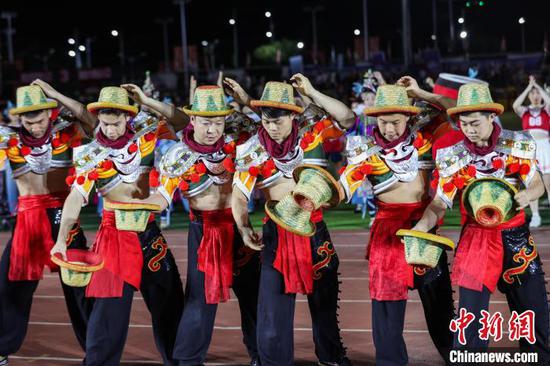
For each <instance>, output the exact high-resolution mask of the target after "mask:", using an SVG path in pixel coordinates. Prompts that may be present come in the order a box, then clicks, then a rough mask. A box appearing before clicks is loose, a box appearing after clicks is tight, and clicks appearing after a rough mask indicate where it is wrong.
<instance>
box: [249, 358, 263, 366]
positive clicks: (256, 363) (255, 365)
mask: <svg viewBox="0 0 550 366" xmlns="http://www.w3.org/2000/svg"><path fill="white" fill-rule="evenodd" d="M250 366H261V363H260V359H259V358H256V357H254V358H252V359H251V360H250Z"/></svg>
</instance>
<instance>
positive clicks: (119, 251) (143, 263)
mask: <svg viewBox="0 0 550 366" xmlns="http://www.w3.org/2000/svg"><path fill="white" fill-rule="evenodd" d="M156 126H157V125H156V124H152V125H150V126H148V127H147V129H146V130H145V129H144V130H141V131H134V133H135V134H134V133H133V134H132V135H131V137H130V138H129V139H128V140H127V142H125V143H123V144H122V145H123V146H109V141H107V140H106V139H105V138H104V139H103V140H104V141H101V142H100V141H99V140H98V138H97V137H96V139H94V140H93V141H92V142H91V143H89V144H87V145H84V146H82V147H80V148H79V150H78V151H77V152H76V153H75V158H74V161H75V167H76V175H74V176H71V177H70V178H69V179H70V181H72V189H73V190H76V191H77V192H78V194H80V195H82V197H83V198H84V203H87V201H88V197H89V194H90V192H91V191H92V189H93V188H94V186H95V187H96V189H97V190H98V192H99V193H100V194H101V195H102V197H103V198H104V205H105V207H106V208H105V209H104V211H103V216H102V220H101V225H100V227H99V231H98V233H97V236H96V240H95V242H94V244H93V247H92V251H94V252H96V253H99V254H100V255H101V257H102V258H103V260H104V268H103V269H101V270H99V271H97V272H94V274H93V275H92V278H91V281H90V283H89V285H88V286H87V287H86V297H88V298H93V301H92V306H91V307H90V309H89V311H88V326H87V332H86V365H98V366H99V365H101V366H105V365H113V366H114V365H119V363H120V358H121V355H122V351H123V348H124V344H125V342H126V336H127V333H128V326H129V322H130V312H131V306H132V299H133V296H134V292H135V291H136V290H140V291H141V293H142V296H143V299H144V300H145V304H146V305H147V308H148V309H149V312H150V313H151V318H152V323H153V333H154V337H155V343H156V346H157V349H158V351H159V353H160V354H161V356H162V359H163V362H164V364H165V365H176V362H175V361H174V360H173V359H172V352H173V348H174V344H175V339H176V334H177V326H178V321H179V319H180V317H181V313H182V311H183V301H184V298H183V288H182V283H181V279H180V275H179V272H178V268H177V266H176V262H175V259H174V257H173V255H172V252H171V251H170V249H169V248H168V245H167V243H166V240H165V239H164V237H163V236H162V234H161V231H160V229H159V228H158V226H157V224H156V222H155V220H154V216H153V214H150V216H149V219H148V223H147V226H146V228H145V230H144V231H141V232H138V231H136V230H131V229H130V230H129V229H128V228H124V229H122V228H119V225H120V222H119V219H117V217H116V216H117V214H116V213H115V211H114V210H113V209H111V208H108V207H109V206H110V205H111V204H119V205H120V204H123V205H124V203H128V202H131V201H132V200H133V199H135V198H142V199H144V198H146V197H148V196H149V182H148V181H149V172H150V170H151V168H152V166H153V160H154V158H153V157H154V154H153V151H154V148H155V144H156V141H157V136H156V132H155V131H156V130H155V128H156ZM98 133H100V132H98ZM128 207H129V206H127V205H126V208H128ZM130 208H131V207H130ZM136 209H139V207H138V206H136ZM126 214H127V215H128V216H130V215H133V213H132V211H127V213H126ZM126 219H129V218H128V217H126Z"/></svg>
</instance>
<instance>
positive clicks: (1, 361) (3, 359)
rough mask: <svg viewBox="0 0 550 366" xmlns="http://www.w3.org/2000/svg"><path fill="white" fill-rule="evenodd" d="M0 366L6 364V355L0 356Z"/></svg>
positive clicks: (6, 365)
mask: <svg viewBox="0 0 550 366" xmlns="http://www.w3.org/2000/svg"><path fill="white" fill-rule="evenodd" d="M0 366H8V356H0Z"/></svg>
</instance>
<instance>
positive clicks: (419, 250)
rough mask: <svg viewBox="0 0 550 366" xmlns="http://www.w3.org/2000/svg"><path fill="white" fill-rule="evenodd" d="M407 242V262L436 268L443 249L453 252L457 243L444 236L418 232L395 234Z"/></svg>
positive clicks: (410, 231) (402, 231)
mask: <svg viewBox="0 0 550 366" xmlns="http://www.w3.org/2000/svg"><path fill="white" fill-rule="evenodd" d="M395 235H397V236H401V237H403V241H404V242H405V260H406V261H407V263H408V264H410V265H412V266H425V267H429V268H434V267H435V266H437V263H438V262H439V258H440V257H441V253H443V249H446V250H453V249H454V247H455V243H453V241H452V240H451V239H448V238H446V237H444V236H440V235H435V234H430V233H425V232H423V231H417V230H406V229H400V230H398V231H397V233H395Z"/></svg>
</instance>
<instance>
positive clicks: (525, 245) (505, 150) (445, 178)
mask: <svg viewBox="0 0 550 366" xmlns="http://www.w3.org/2000/svg"><path fill="white" fill-rule="evenodd" d="M503 110H504V107H503V106H502V105H501V104H498V103H494V102H493V100H492V98H491V94H490V91H489V88H488V86H486V85H483V84H472V83H470V84H465V85H463V86H461V87H460V90H459V96H458V102H457V106H456V107H454V108H450V109H448V110H447V113H448V114H449V115H450V116H451V117H458V123H459V126H460V129H461V131H462V133H463V136H462V139H461V140H459V141H458V142H457V141H453V142H452V143H450V144H448V145H447V146H441V147H440V148H439V149H438V151H437V157H436V175H435V183H436V184H437V194H436V196H435V198H434V199H433V201H432V202H431V203H430V205H429V206H428V207H427V209H426V211H425V212H424V214H423V216H422V219H421V220H420V221H418V223H417V224H416V225H415V227H414V230H420V231H428V230H430V229H431V228H432V227H434V226H435V224H436V222H437V221H438V220H439V219H440V218H441V217H443V215H444V214H445V210H446V209H447V208H450V207H452V204H453V198H454V197H455V196H456V194H457V193H458V192H459V191H461V190H463V189H464V188H465V187H467V186H469V185H470V184H475V183H476V181H477V180H478V179H480V178H499V179H502V180H505V181H506V182H507V183H503V185H502V186H504V187H509V186H510V185H513V186H516V187H521V190H520V191H519V192H517V193H516V194H515V195H513V200H514V201H515V203H516V205H517V210H515V209H514V208H512V210H515V211H514V212H513V213H512V215H511V217H510V218H508V219H507V220H506V221H504V222H503V223H501V224H499V225H498V226H493V227H487V226H482V225H481V224H479V223H478V222H477V221H476V220H475V219H474V218H473V217H472V213H471V212H470V213H469V215H468V217H467V221H466V223H465V225H464V227H463V229H462V231H461V235H460V240H459V244H458V248H457V251H456V255H455V260H454V262H453V271H452V277H451V278H452V283H453V284H454V285H458V287H459V308H460V310H461V311H462V309H466V311H468V312H470V313H472V314H473V315H474V316H475V321H474V322H472V323H471V324H470V325H469V326H468V327H467V328H466V331H465V337H464V338H465V339H464V340H463V341H465V342H460V339H459V338H458V333H457V334H455V341H454V346H455V347H463V346H464V347H466V348H472V349H476V350H479V349H485V348H487V346H488V343H489V341H488V339H485V340H483V339H481V338H480V336H479V333H478V331H479V329H480V326H481V322H479V320H480V319H481V317H482V314H481V312H482V311H487V310H488V308H489V299H490V296H491V294H492V293H493V292H494V291H495V290H496V288H497V287H498V289H499V290H500V291H501V292H503V293H504V294H505V295H506V299H507V301H508V306H509V307H510V310H511V311H515V312H517V313H518V314H522V313H523V312H525V311H528V310H530V311H533V312H534V317H535V319H533V323H534V324H533V325H534V328H535V329H534V338H535V339H533V340H532V341H533V344H531V343H530V342H528V341H527V340H526V339H521V340H520V347H521V348H523V349H525V350H531V351H533V350H535V351H538V352H539V355H540V357H541V358H542V359H539V362H542V363H544V364H547V363H548V362H549V360H550V352H549V349H548V301H547V295H546V288H545V281H544V273H543V271H542V264H541V260H540V257H539V255H538V252H537V250H536V247H535V245H534V241H533V237H532V236H531V234H530V232H529V228H528V225H527V224H526V222H525V213H524V211H523V208H524V207H526V206H527V205H528V204H529V202H531V201H533V200H536V199H538V198H539V197H540V196H541V195H542V194H543V193H544V185H543V182H542V178H541V176H540V172H539V171H538V170H537V163H536V159H535V156H536V155H535V153H536V152H535V150H536V145H535V142H534V141H533V139H532V137H531V136H529V135H528V134H527V133H526V132H524V131H508V130H504V129H501V128H500V127H499V126H498V125H497V124H496V123H495V122H494V121H495V117H496V116H497V115H498V114H501V113H502V112H503ZM513 191H514V189H510V192H513ZM465 200H467V197H464V200H463V201H462V208H463V209H466V208H465V207H466V205H465ZM463 343H465V344H463Z"/></svg>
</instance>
